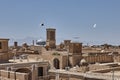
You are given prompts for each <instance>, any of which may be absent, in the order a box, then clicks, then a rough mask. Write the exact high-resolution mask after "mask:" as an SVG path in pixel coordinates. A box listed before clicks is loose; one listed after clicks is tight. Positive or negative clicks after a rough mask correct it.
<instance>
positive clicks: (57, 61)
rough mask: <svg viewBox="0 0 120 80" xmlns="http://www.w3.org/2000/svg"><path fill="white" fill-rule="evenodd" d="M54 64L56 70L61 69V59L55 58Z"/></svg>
mask: <svg viewBox="0 0 120 80" xmlns="http://www.w3.org/2000/svg"><path fill="white" fill-rule="evenodd" d="M53 64H54V67H55V68H56V69H59V68H60V67H59V64H60V61H59V59H57V58H55V59H54V60H53Z"/></svg>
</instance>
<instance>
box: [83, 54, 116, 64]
mask: <svg viewBox="0 0 120 80" xmlns="http://www.w3.org/2000/svg"><path fill="white" fill-rule="evenodd" d="M84 59H85V60H86V61H87V62H88V63H96V62H98V63H104V62H113V61H114V60H113V57H112V55H97V56H84Z"/></svg>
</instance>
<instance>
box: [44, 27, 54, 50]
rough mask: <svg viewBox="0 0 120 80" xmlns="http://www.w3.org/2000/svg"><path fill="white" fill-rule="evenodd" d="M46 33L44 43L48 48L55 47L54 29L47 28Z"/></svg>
mask: <svg viewBox="0 0 120 80" xmlns="http://www.w3.org/2000/svg"><path fill="white" fill-rule="evenodd" d="M46 33H47V34H46V35H47V38H46V45H47V46H49V48H51V49H54V48H56V29H54V28H47V29H46Z"/></svg>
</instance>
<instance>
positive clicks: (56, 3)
mask: <svg viewBox="0 0 120 80" xmlns="http://www.w3.org/2000/svg"><path fill="white" fill-rule="evenodd" d="M42 22H44V24H45V27H40V25H39V24H40V23H42ZM94 24H96V27H95V28H93V25H94ZM46 27H47V28H48V27H53V28H56V37H57V39H56V40H57V43H60V42H61V41H63V40H64V39H71V40H73V41H80V42H83V43H84V44H87V43H89V44H102V43H110V44H120V35H119V34H120V31H119V30H120V0H0V28H1V29H0V37H1V38H10V39H11V38H14V39H23V38H26V37H34V38H37V39H40V38H42V39H43V40H45V39H46V36H45V35H46ZM74 37H79V39H75V38H74Z"/></svg>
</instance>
